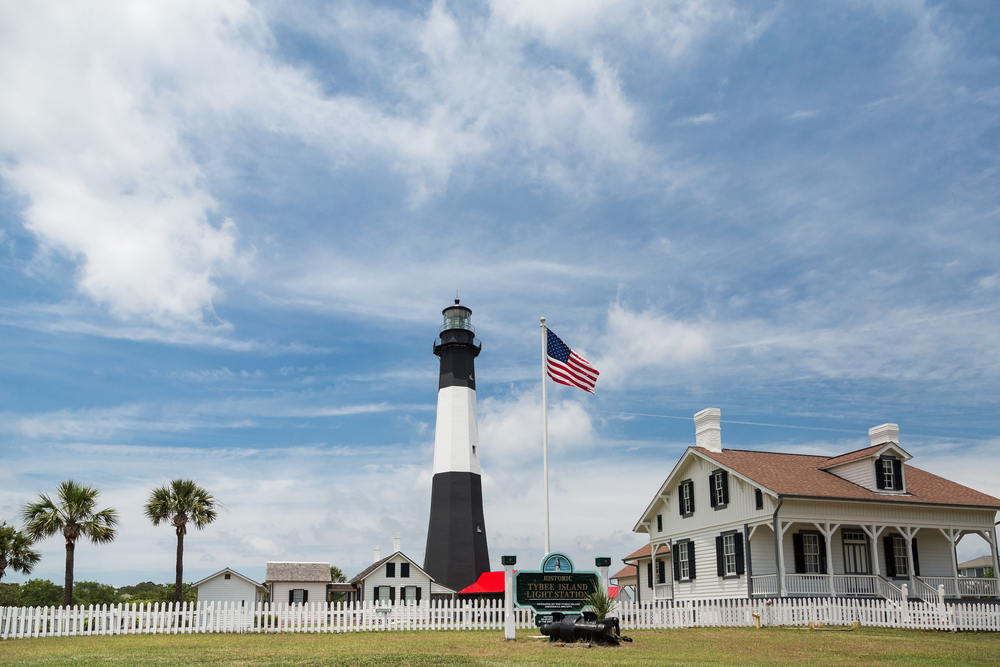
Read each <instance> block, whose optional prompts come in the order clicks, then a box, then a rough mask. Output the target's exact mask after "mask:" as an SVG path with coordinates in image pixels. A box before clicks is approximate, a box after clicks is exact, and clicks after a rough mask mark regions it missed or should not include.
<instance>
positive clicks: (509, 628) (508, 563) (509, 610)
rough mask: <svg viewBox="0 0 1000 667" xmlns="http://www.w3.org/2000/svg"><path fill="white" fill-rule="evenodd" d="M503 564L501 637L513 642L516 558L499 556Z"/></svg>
mask: <svg viewBox="0 0 1000 667" xmlns="http://www.w3.org/2000/svg"><path fill="white" fill-rule="evenodd" d="M500 562H501V563H503V636H504V639H506V640H507V641H509V642H510V641H514V566H515V565H517V556H501V557H500Z"/></svg>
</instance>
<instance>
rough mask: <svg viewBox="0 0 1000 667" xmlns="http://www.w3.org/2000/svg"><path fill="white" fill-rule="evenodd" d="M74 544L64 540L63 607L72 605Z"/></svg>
mask: <svg viewBox="0 0 1000 667" xmlns="http://www.w3.org/2000/svg"><path fill="white" fill-rule="evenodd" d="M75 551H76V543H75V542H70V541H69V540H66V581H65V582H64V583H63V606H64V607H68V606H70V605H71V604H73V554H74V552H75Z"/></svg>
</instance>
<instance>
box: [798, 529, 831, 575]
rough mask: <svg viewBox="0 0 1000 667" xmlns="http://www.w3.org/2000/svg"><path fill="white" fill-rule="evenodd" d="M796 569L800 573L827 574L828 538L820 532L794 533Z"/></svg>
mask: <svg viewBox="0 0 1000 667" xmlns="http://www.w3.org/2000/svg"><path fill="white" fill-rule="evenodd" d="M792 551H793V552H794V554H795V571H796V572H797V573H799V574H826V573H827V572H826V567H827V563H826V538H824V537H823V536H822V535H820V534H819V533H812V532H808V533H807V532H801V533H794V534H793V535H792Z"/></svg>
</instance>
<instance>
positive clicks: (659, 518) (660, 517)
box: [656, 514, 663, 533]
mask: <svg viewBox="0 0 1000 667" xmlns="http://www.w3.org/2000/svg"><path fill="white" fill-rule="evenodd" d="M656 532H658V533H662V532H663V515H662V514H657V515H656Z"/></svg>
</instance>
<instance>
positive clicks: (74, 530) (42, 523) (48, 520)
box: [21, 479, 118, 607]
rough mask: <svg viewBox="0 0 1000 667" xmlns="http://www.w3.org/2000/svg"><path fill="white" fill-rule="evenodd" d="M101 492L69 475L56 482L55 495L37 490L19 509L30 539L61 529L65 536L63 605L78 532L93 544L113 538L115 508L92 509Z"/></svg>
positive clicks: (69, 589)
mask: <svg viewBox="0 0 1000 667" xmlns="http://www.w3.org/2000/svg"><path fill="white" fill-rule="evenodd" d="M99 495H101V492H100V491H98V490H97V489H96V488H94V487H92V486H88V485H86V484H77V483H76V482H74V481H73V480H71V479H67V480H64V481H62V482H59V486H58V488H57V489H56V495H55V498H54V499H53V498H50V497H49V496H47V495H45V494H44V493H39V494H38V501H37V502H33V503H28V504H27V505H25V506H24V508H23V509H22V510H21V516H22V517H23V518H24V530H25V532H26V533H27V534H28V537H30V538H31V539H33V540H38V539H41V538H43V537H49V536H51V535H55V534H56V533H59V532H61V533H62V534H63V537H64V538H65V539H66V583H65V585H64V586H63V606H64V607H68V606H69V605H70V604H72V602H73V556H74V554H75V553H76V541H77V539H79V537H80V536H81V535H82V536H84V537H87V538H89V539H90V541H91V542H93V543H94V544H106V543H108V542H112V541H114V539H115V535H116V534H117V531H115V528H114V527H115V525H116V524H117V523H118V511H117V510H114V509H111V508H110V507H105V508H104V509H102V510H100V511H95V506H96V505H97V497H98V496H99Z"/></svg>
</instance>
